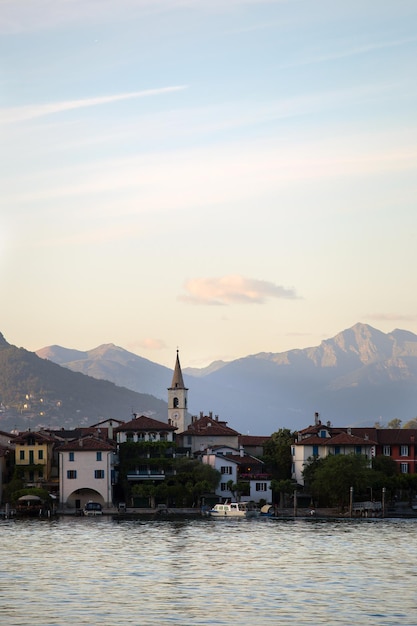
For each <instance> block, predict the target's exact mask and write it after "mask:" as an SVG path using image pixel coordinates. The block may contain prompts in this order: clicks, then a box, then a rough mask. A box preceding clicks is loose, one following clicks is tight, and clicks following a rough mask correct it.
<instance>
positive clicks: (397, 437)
mask: <svg viewBox="0 0 417 626" xmlns="http://www.w3.org/2000/svg"><path fill="white" fill-rule="evenodd" d="M187 394H188V389H187V388H186V387H185V385H184V380H183V375H182V371H181V365H180V360H179V354H178V351H177V357H176V362H175V368H174V373H173V378H172V383H171V387H169V388H168V416H167V421H166V422H162V421H158V420H155V419H152V418H150V417H147V416H144V415H140V416H138V415H136V414H134V415H133V417H132V419H131V420H130V421H126V422H124V421H121V420H118V419H107V420H104V421H101V422H100V423H98V424H94V425H92V426H91V427H83V428H76V429H73V430H65V429H61V430H52V429H42V430H39V431H36V432H35V431H32V430H30V429H29V430H27V431H25V432H18V433H6V432H1V431H0V512H1V516H2V517H5V518H8V517H13V516H35V515H36V516H39V517H52V516H55V515H96V514H103V513H104V514H106V513H107V514H111V515H116V516H135V515H141V514H142V515H150V514H151V515H163V514H187V515H191V514H194V515H201V514H203V515H206V514H209V515H212V516H213V517H215V516H217V517H225V516H228V515H232V516H240V517H250V516H255V515H258V514H265V515H268V516H271V517H275V518H279V517H284V516H293V515H294V516H316V515H317V516H318V515H322V514H324V515H325V514H327V515H328V516H330V515H332V516H334V515H338V516H342V515H343V516H350V517H355V516H357V517H369V516H371V517H376V516H380V517H381V516H382V517H384V516H409V517H412V516H415V517H417V500H416V493H417V473H416V457H417V441H416V438H417V429H400V428H376V427H369V428H366V427H364V428H348V427H346V428H344V427H332V426H331V424H330V423H329V422H328V423H327V424H325V425H324V424H322V423H321V421H320V419H319V414H318V413H316V414H315V416H314V424H313V425H310V426H308V427H307V428H305V429H303V430H301V431H299V432H298V433H291V432H290V431H289V430H286V429H281V430H280V431H278V432H277V433H274V434H272V435H270V436H265V437H263V436H250V435H241V434H239V433H238V432H237V431H236V430H234V429H232V428H230V427H229V426H228V425H227V422H225V421H221V420H219V417H218V416H217V415H215V416H213V414H212V413H210V414H209V415H204V414H203V413H200V415H199V416H190V415H189V413H188V411H187V404H188V397H187ZM323 507H326V509H324V508H323ZM324 511H326V513H324Z"/></svg>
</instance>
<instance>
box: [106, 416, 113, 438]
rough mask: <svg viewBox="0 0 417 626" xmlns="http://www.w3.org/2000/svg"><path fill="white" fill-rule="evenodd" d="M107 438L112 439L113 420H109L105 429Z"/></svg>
mask: <svg viewBox="0 0 417 626" xmlns="http://www.w3.org/2000/svg"><path fill="white" fill-rule="evenodd" d="M107 438H108V439H113V422H112V421H111V420H110V422H109V427H108V429H107Z"/></svg>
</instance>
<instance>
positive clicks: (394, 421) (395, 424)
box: [387, 417, 401, 428]
mask: <svg viewBox="0 0 417 626" xmlns="http://www.w3.org/2000/svg"><path fill="white" fill-rule="evenodd" d="M387 428H401V420H400V419H398V417H394V419H392V420H390V421H389V422H388V424H387Z"/></svg>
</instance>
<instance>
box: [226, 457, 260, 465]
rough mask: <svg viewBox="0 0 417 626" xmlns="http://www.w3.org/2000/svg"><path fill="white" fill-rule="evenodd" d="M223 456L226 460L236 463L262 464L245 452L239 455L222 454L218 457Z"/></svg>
mask: <svg viewBox="0 0 417 626" xmlns="http://www.w3.org/2000/svg"><path fill="white" fill-rule="evenodd" d="M223 457H224V458H225V459H227V460H228V461H233V462H234V463H236V465H248V464H251V465H263V461H261V460H260V459H256V458H255V457H254V456H250V455H249V454H245V455H244V456H240V454H222V455H221V457H220V458H223Z"/></svg>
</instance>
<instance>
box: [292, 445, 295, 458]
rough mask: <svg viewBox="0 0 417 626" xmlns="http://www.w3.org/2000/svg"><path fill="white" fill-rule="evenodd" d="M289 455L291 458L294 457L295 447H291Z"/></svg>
mask: <svg viewBox="0 0 417 626" xmlns="http://www.w3.org/2000/svg"><path fill="white" fill-rule="evenodd" d="M291 454H292V456H295V446H292V448H291Z"/></svg>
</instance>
